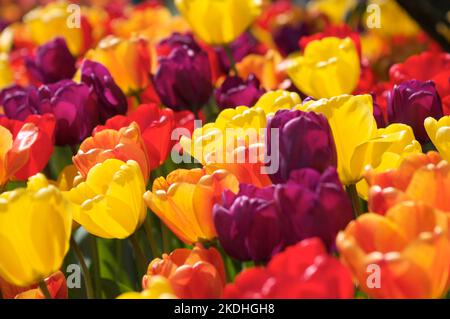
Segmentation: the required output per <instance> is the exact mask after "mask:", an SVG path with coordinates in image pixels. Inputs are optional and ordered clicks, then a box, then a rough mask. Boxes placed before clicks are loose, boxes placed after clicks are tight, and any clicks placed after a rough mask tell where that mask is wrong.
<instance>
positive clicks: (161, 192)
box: [144, 168, 239, 244]
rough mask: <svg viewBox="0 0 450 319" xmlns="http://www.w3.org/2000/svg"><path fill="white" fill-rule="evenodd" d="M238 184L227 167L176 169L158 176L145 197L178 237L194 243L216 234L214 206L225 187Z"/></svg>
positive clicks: (233, 186)
mask: <svg viewBox="0 0 450 319" xmlns="http://www.w3.org/2000/svg"><path fill="white" fill-rule="evenodd" d="M238 188H239V182H238V180H237V179H236V177H235V176H234V175H232V174H231V173H229V172H227V171H225V170H217V171H214V172H212V173H211V174H207V172H206V171H205V170H204V169H199V168H196V169H191V170H186V169H177V170H175V171H173V172H171V173H170V174H169V175H167V178H164V177H159V178H157V179H156V180H155V181H154V182H153V188H152V191H151V192H150V191H147V192H146V193H145V194H144V200H145V202H146V203H147V205H148V206H149V207H150V209H151V210H152V211H153V212H154V213H155V214H156V215H157V216H158V217H159V218H160V219H161V220H162V221H163V222H164V223H165V224H166V225H167V227H169V228H170V229H171V230H172V232H174V234H175V235H176V236H177V237H178V238H180V239H181V240H182V241H183V242H185V243H188V244H192V243H195V242H198V241H204V240H211V239H213V238H215V237H216V235H217V233H216V229H215V227H214V222H213V216H212V208H213V206H214V204H216V203H218V202H219V201H221V196H222V193H223V191H224V190H225V189H230V190H231V191H233V192H237V191H238Z"/></svg>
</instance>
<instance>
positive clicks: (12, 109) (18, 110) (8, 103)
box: [0, 85, 39, 121]
mask: <svg viewBox="0 0 450 319" xmlns="http://www.w3.org/2000/svg"><path fill="white" fill-rule="evenodd" d="M0 105H2V106H3V111H4V112H5V115H6V116H7V117H8V118H10V119H14V120H19V121H25V119H26V118H27V117H28V115H31V114H38V113H39V92H38V89H37V88H36V87H34V86H28V87H21V86H18V85H13V86H10V87H8V88H5V89H3V90H2V91H1V92H0Z"/></svg>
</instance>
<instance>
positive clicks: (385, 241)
mask: <svg viewBox="0 0 450 319" xmlns="http://www.w3.org/2000/svg"><path fill="white" fill-rule="evenodd" d="M447 228H448V218H447V216H446V215H445V214H444V213H442V212H439V211H438V210H434V209H433V208H432V207H430V206H427V205H426V204H423V203H419V202H412V201H406V202H401V203H399V204H397V205H395V206H394V207H392V208H390V209H389V210H388V211H387V212H386V215H385V216H381V215H379V214H374V213H367V214H363V215H361V216H360V217H359V218H358V219H357V220H355V221H353V222H351V223H350V224H349V225H348V226H347V228H346V229H345V231H342V232H340V233H339V235H338V236H337V239H336V245H337V247H338V250H339V252H340V254H341V257H342V259H343V260H344V261H345V263H346V264H347V265H348V266H349V267H350V269H351V270H352V272H353V275H354V277H355V278H356V279H357V281H358V282H359V286H360V288H361V290H362V291H363V292H365V293H366V294H367V295H368V296H370V297H373V298H440V297H442V296H443V295H444V294H445V293H446V292H447V290H448V286H449V285H448V279H449V271H450V242H449V237H448V232H447Z"/></svg>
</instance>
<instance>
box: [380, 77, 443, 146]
mask: <svg viewBox="0 0 450 319" xmlns="http://www.w3.org/2000/svg"><path fill="white" fill-rule="evenodd" d="M387 110H388V119H389V122H391V123H393V122H398V123H404V124H407V125H410V126H411V127H412V128H413V130H414V133H415V135H416V137H417V139H418V140H419V141H420V142H421V143H426V142H428V141H429V138H428V136H427V134H426V132H425V128H424V125H423V122H424V120H425V118H426V117H428V116H431V117H435V118H440V117H442V116H443V114H442V106H441V99H440V97H439V94H438V93H437V91H436V88H435V86H434V84H433V82H431V81H427V82H420V81H417V80H411V81H407V82H403V83H402V84H400V85H396V86H394V89H393V90H392V91H391V93H390V94H389V95H388V109H387Z"/></svg>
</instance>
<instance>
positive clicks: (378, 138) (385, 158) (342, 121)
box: [297, 94, 420, 185]
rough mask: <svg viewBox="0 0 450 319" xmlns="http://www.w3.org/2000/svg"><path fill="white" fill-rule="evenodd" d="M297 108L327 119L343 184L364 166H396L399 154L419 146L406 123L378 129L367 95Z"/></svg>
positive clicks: (355, 177) (354, 178) (356, 176)
mask: <svg viewBox="0 0 450 319" xmlns="http://www.w3.org/2000/svg"><path fill="white" fill-rule="evenodd" d="M297 109H300V110H303V111H313V112H317V113H322V114H323V115H324V116H325V117H326V118H327V119H328V122H329V124H330V127H331V130H332V132H333V137H334V141H335V143H336V150H337V154H338V173H339V177H340V179H341V181H342V182H343V183H344V184H345V185H349V184H354V183H356V182H358V181H359V180H360V179H361V178H362V176H363V173H364V171H365V168H366V166H367V165H370V166H371V167H378V166H380V165H382V167H389V166H394V167H395V166H396V165H398V164H399V161H400V158H401V157H402V154H406V153H409V152H412V151H413V150H417V149H419V147H420V146H419V145H418V142H417V141H416V140H415V139H414V135H413V133H412V130H411V128H410V127H409V126H407V125H404V124H392V125H390V126H388V127H387V128H385V129H377V124H376V122H375V118H374V117H373V114H372V112H373V104H372V97H371V96H370V95H367V94H366V95H357V96H352V95H341V96H336V97H333V98H331V99H321V100H318V101H309V102H306V103H305V104H303V105H299V106H297ZM391 153H392V154H391Z"/></svg>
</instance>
